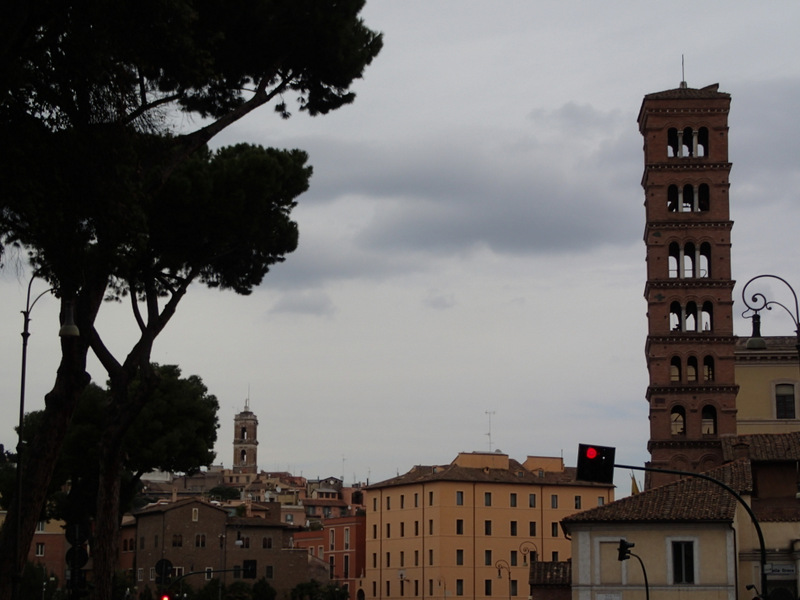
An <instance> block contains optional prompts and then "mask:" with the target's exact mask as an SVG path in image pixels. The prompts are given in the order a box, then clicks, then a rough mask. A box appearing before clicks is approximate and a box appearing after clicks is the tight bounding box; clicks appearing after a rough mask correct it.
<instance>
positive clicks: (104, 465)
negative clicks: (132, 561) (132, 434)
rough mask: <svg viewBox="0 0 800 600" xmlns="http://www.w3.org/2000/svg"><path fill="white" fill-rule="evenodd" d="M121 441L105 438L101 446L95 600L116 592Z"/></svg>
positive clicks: (108, 598) (104, 599)
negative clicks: (115, 571)
mask: <svg viewBox="0 0 800 600" xmlns="http://www.w3.org/2000/svg"><path fill="white" fill-rule="evenodd" d="M121 439H122V435H121V434H117V435H113V434H112V435H104V436H103V442H101V444H100V478H99V487H98V490H97V514H96V515H95V521H94V536H95V539H96V540H97V541H98V542H99V543H97V544H95V545H94V546H92V557H93V560H94V573H93V575H94V593H93V598H94V600H111V596H112V593H113V589H114V570H115V568H116V565H117V552H118V549H119V523H120V514H119V512H120V505H119V502H120V500H119V493H120V481H121V480H120V474H121V473H122V450H121V446H122V444H121Z"/></svg>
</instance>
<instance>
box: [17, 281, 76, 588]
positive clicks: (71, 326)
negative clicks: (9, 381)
mask: <svg viewBox="0 0 800 600" xmlns="http://www.w3.org/2000/svg"><path fill="white" fill-rule="evenodd" d="M35 279H36V275H34V276H33V277H31V280H30V281H29V282H28V292H27V295H26V296H25V310H23V311H20V312H22V367H21V371H20V383H19V424H18V428H17V477H16V479H17V480H16V494H17V522H16V526H17V531H16V537H17V543H16V547H15V549H14V560H15V568H16V565H18V564H19V563H20V562H22V567H20V570H18V571H17V573H16V577H15V580H14V583H15V586H14V598H19V591H20V587H19V586H20V582H21V580H22V570H23V569H24V560H23V557H22V481H23V474H22V463H23V449H24V445H25V444H24V442H23V439H22V426H23V424H24V422H25V375H26V370H27V366H28V338H29V337H30V336H31V334H30V323H31V311H32V310H33V307H34V306H35V305H36V303H37V302H38V301H39V298H41V297H42V296H44V295H45V294H47V293H52V292H53V291H54V288H48V289H46V290H45V291H43V292H41V293H40V294H39V295H38V296H36V297H35V298H34V299H33V300H31V288H32V286H33V281H34V280H35ZM58 335H59V336H61V337H77V336H78V335H80V332H79V331H78V328H77V327H76V326H75V323H74V321H73V315H72V311H71V306H70V311H69V312H68V314H67V315H65V319H64V323H63V324H62V325H61V329H59V332H58Z"/></svg>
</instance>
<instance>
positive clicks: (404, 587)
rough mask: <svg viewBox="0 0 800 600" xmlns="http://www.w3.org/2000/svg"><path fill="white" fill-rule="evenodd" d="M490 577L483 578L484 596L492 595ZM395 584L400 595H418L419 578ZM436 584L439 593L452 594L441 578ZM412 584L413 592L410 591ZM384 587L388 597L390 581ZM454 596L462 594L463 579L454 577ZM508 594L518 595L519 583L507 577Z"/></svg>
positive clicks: (430, 583)
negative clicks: (439, 589)
mask: <svg viewBox="0 0 800 600" xmlns="http://www.w3.org/2000/svg"><path fill="white" fill-rule="evenodd" d="M493 581H494V580H492V579H484V581H483V595H484V596H491V595H492V586H493ZM396 585H399V586H400V594H399V595H400V596H410V597H415V596H419V595H420V581H419V579H414V580H413V581H412V580H407V579H402V578H401V579H400V581H399V582H396ZM435 585H436V586H438V587H440V588H444V589H442V590H441V591H439V592H438V593H439V594H442V595H449V594H452V592H451V591H449V590H447V584H446V583H445V582H443V581H441V580H437V582H436V584H435ZM412 586H413V592H412ZM385 587H386V596H388V597H390V596H391V595H392V581H391V580H388V579H387V580H386V582H385ZM501 593H506V592H503V591H502V588H501V590H499V591H498V595H500V594H501ZM433 595H434V580H433V579H429V580H428V596H429V597H432V596H433ZM455 595H456V596H463V595H464V580H463V579H456V590H455ZM507 595H508V596H518V595H519V584H518V582H517V580H516V579H510V578H509V579H508V589H507ZM372 596H373V597H375V598H377V597H378V582H377V581H373V582H372Z"/></svg>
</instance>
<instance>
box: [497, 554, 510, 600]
mask: <svg viewBox="0 0 800 600" xmlns="http://www.w3.org/2000/svg"><path fill="white" fill-rule="evenodd" d="M494 566H495V568H496V569H497V578H498V579H502V578H503V571H506V572H507V573H508V600H511V565H510V564H508V561H507V560H503V559H502V558H501V559H500V560H498V561H497V562H496V563H494Z"/></svg>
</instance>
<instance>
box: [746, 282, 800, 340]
mask: <svg viewBox="0 0 800 600" xmlns="http://www.w3.org/2000/svg"><path fill="white" fill-rule="evenodd" d="M764 278H770V279H777V280H778V281H780V282H781V283H783V284H784V285H785V286H786V287H787V288H789V291H790V292H791V293H792V297H793V298H794V312H792V311H791V310H790V309H789V308H788V307H787V306H786V305H785V304H782V303H780V302H778V301H776V300H768V299H767V297H766V296H765V295H764V294H763V293H761V292H755V293H754V294H753V295H752V296H750V297H749V300H748V294H747V287H748V286H749V285H750V284H751V283H753V282H754V281H756V280H757V279H764ZM742 301H743V302H744V305H745V306H746V307H747V309H746V310H745V311H744V312H743V313H742V316H743V317H745V318H750V319H753V335H752V337H751V338H750V339H749V340H747V348H748V349H749V350H763V349H765V348H766V347H767V344H766V342H765V341H764V338H762V337H761V315H760V314H759V313H760V312H761V311H762V310H764V309H766V310H772V307H773V306H779V307H781V308H782V309H783V310H785V311H786V314H788V315H789V317H790V318H791V319H792V322H793V323H794V331H795V336H796V337H797V342H796V344H795V348H796V349H797V353H798V355H799V356H800V310H798V302H797V294H796V293H795V291H794V288H793V287H792V286H791V285H789V282H788V281H786V280H785V279H784V278H783V277H778V276H777V275H769V274H765V275H756V276H755V277H753V278H752V279H751V280H750V281H748V282H747V283H745V284H744V287H743V288H742ZM750 312H752V313H753V314H752V316H750V317H748V313H750Z"/></svg>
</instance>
